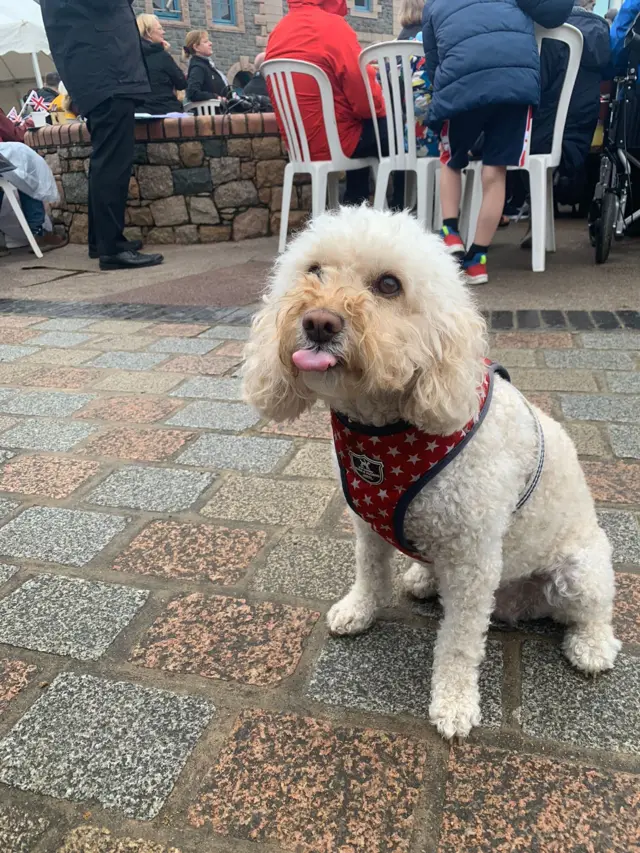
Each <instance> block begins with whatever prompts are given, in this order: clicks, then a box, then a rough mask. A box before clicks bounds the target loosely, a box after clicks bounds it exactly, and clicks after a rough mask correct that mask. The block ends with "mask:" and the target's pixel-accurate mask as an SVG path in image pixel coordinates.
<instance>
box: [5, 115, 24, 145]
mask: <svg viewBox="0 0 640 853" xmlns="http://www.w3.org/2000/svg"><path fill="white" fill-rule="evenodd" d="M23 140H24V127H17V126H16V125H15V124H14V123H13V122H12V121H11V119H8V118H7V117H6V115H5V114H4V113H3V112H2V110H0V142H22V141H23Z"/></svg>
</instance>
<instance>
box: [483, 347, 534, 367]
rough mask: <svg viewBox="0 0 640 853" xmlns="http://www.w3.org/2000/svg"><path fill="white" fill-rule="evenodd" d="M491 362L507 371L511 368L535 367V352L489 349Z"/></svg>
mask: <svg viewBox="0 0 640 853" xmlns="http://www.w3.org/2000/svg"><path fill="white" fill-rule="evenodd" d="M491 360H492V361H497V362H498V364H501V365H502V366H503V367H506V368H507V370H511V368H513V367H537V366H538V365H537V361H536V353H535V350H531V349H500V348H498V347H491Z"/></svg>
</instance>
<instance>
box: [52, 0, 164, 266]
mask: <svg viewBox="0 0 640 853" xmlns="http://www.w3.org/2000/svg"><path fill="white" fill-rule="evenodd" d="M131 2H132V0H41V4H40V5H41V9H42V18H43V21H44V26H45V30H46V32H47V38H48V40H49V47H50V48H51V55H52V57H53V60H54V62H55V64H56V68H57V69H58V71H59V72H60V74H61V76H62V79H63V80H64V82H65V85H66V87H67V89H68V90H69V94H70V95H71V98H72V100H73V102H74V104H76V105H77V106H78V109H79V110H80V112H81V114H82V115H83V116H84V117H85V118H86V119H87V125H88V127H89V132H90V133H91V143H92V149H93V150H92V152H91V167H90V170H89V255H90V257H99V258H100V269H103V270H110V269H123V268H136V267H147V266H154V265H156V264H160V263H162V261H163V257H162V255H158V254H141V253H140V252H139V251H138V250H139V249H140V248H141V247H142V244H141V243H140V241H138V240H135V241H127V240H125V238H124V233H123V231H124V212H125V207H126V204H127V195H128V189H129V179H130V177H131V168H132V166H133V156H134V145H135V118H134V113H135V108H136V104H137V103H140V102H141V101H143V100H144V97H145V96H146V95H148V94H149V92H150V86H149V78H148V76H147V69H146V66H145V63H144V59H143V56H142V48H141V46H140V36H139V34H138V28H137V26H136V19H135V16H134V14H133V11H132V9H131Z"/></svg>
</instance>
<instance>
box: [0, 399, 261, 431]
mask: <svg viewBox="0 0 640 853" xmlns="http://www.w3.org/2000/svg"><path fill="white" fill-rule="evenodd" d="M0 405H1V404H0ZM259 420H260V417H259V415H258V414H257V413H256V412H255V411H254V410H253V409H251V408H250V407H249V406H246V405H245V404H244V403H217V402H216V403H212V402H209V401H208V400H198V401H197V402H195V403H189V405H187V406H185V407H184V408H183V409H181V411H179V412H176V414H175V415H173V416H172V417H170V418H169V419H168V420H167V421H166V423H167V424H168V425H169V426H184V427H197V428H201V429H226V430H229V431H230V432H231V431H234V432H240V431H241V430H244V429H248V428H249V427H251V426H254V424H257V423H258V421H259Z"/></svg>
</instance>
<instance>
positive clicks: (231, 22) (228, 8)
mask: <svg viewBox="0 0 640 853" xmlns="http://www.w3.org/2000/svg"><path fill="white" fill-rule="evenodd" d="M212 8H213V23H214V24H222V25H223V26H224V25H226V26H228V27H235V26H236V22H237V15H236V2H235V0H212Z"/></svg>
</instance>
